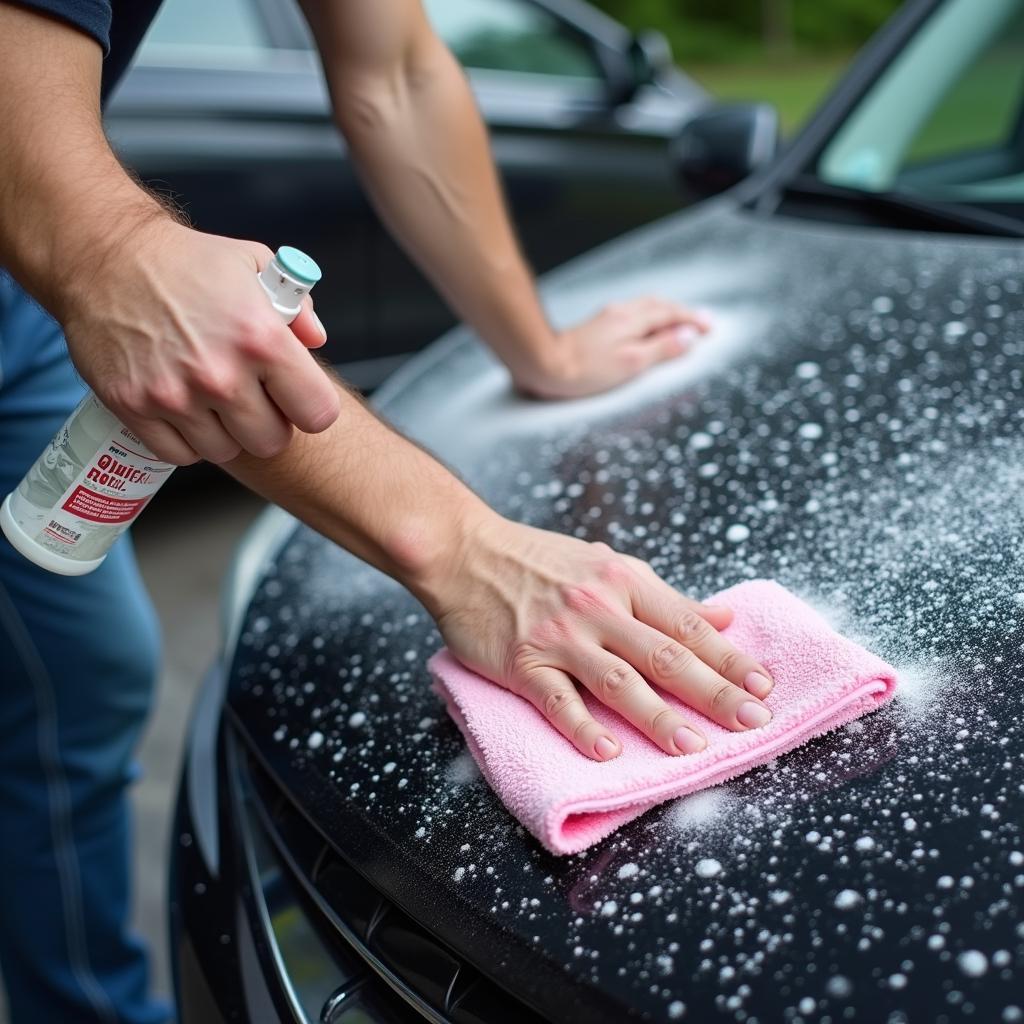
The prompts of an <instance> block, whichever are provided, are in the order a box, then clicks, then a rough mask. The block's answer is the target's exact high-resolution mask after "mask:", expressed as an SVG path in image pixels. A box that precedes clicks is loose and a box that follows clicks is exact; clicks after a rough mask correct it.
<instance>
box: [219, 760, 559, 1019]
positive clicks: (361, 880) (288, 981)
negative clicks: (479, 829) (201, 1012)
mask: <svg viewBox="0 0 1024 1024" xmlns="http://www.w3.org/2000/svg"><path fill="white" fill-rule="evenodd" d="M230 746H231V747H233V748H234V752H233V756H232V757H231V760H232V761H234V764H235V776H236V779H235V781H236V783H237V785H238V789H239V792H240V794H241V798H242V811H243V813H242V815H241V817H242V819H243V825H244V827H245V831H246V832H247V835H246V836H245V837H244V840H245V843H246V845H247V846H248V847H249V850H250V870H251V872H252V873H253V874H254V875H255V876H257V877H256V878H254V890H256V891H258V892H261V893H262V894H263V898H264V902H265V904H266V906H265V911H266V912H265V915H264V916H265V923H266V925H267V930H268V931H269V932H270V935H269V937H270V938H271V939H275V940H276V943H277V949H278V955H277V959H278V968H279V970H280V972H281V973H282V975H283V977H282V978H281V979H280V980H281V983H282V984H283V985H284V986H285V988H286V990H287V991H289V993H290V994H291V996H292V1000H291V1001H292V1004H293V1007H294V1009H295V1011H296V1015H297V1016H299V1017H300V1019H302V1018H303V1017H304V1018H305V1020H306V1021H308V1022H309V1024H313V1022H316V1021H319V1022H322V1024H377V1022H381V1024H404V1022H407V1021H420V1020H423V1019H426V1020H431V1021H436V1022H440V1024H448V1022H450V1024H541V1022H542V1021H543V1020H544V1018H542V1017H540V1016H538V1015H537V1014H536V1013H535V1012H534V1011H532V1010H531V1009H530V1008H528V1007H527V1006H526V1005H525V1004H523V1003H522V1002H521V1001H520V1000H519V999H517V998H515V997H514V996H512V995H511V994H509V993H508V992H507V991H505V990H504V989H502V988H500V987H499V986H498V985H496V984H495V983H494V982H492V981H490V980H489V979H488V978H486V977H484V976H483V975H482V974H481V973H480V972H479V971H478V970H477V969H476V968H475V967H473V966H472V965H470V964H469V963H467V962H466V961H465V959H464V958H462V957H460V956H459V955H458V954H457V953H456V952H455V951H453V950H452V949H451V948H449V947H448V946H447V945H446V944H445V943H443V942H442V941H440V940H439V939H438V938H436V937H435V936H434V935H432V934H431V933H430V931H429V930H427V929H426V928H424V927H422V926H421V925H420V924H418V923H417V922H416V921H414V920H413V919H412V918H411V917H410V916H409V915H408V914H406V913H405V912H404V911H403V910H401V909H400V908H399V907H398V906H396V905H395V904H394V903H393V902H392V901H391V900H389V899H388V898H387V897H385V896H384V895H383V894H382V893H381V892H379V891H378V890H377V889H376V888H375V887H374V886H373V885H372V883H370V882H369V881H368V880H367V879H366V878H365V877H364V876H363V875H362V874H360V873H359V872H358V871H356V870H355V869H354V868H353V867H352V866H351V865H349V864H348V863H347V862H346V861H345V860H344V859H343V858H342V857H341V856H339V854H338V853H337V851H336V850H335V849H334V847H333V846H331V845H330V844H328V843H327V842H326V840H325V839H324V837H323V836H322V835H321V834H320V833H319V832H318V831H317V830H316V829H315V828H314V827H313V826H312V825H311V824H310V823H309V821H308V820H307V818H306V817H305V816H304V815H303V814H302V813H301V812H300V811H299V810H298V808H297V807H296V806H295V804H294V803H293V802H292V801H291V799H290V798H289V797H288V796H287V795H286V793H285V792H284V791H283V790H282V789H281V788H280V787H279V786H278V785H277V783H276V782H275V780H274V779H273V778H272V777H271V775H270V774H269V773H268V772H267V771H266V770H265V769H264V768H263V766H262V765H261V764H260V763H259V761H257V760H256V758H255V757H253V756H252V755H251V754H249V753H247V752H246V751H244V750H243V748H242V747H241V745H240V744H238V743H237V742H233V743H231V744H230ZM317 944H319V946H320V949H318V950H314V948H313V947H314V946H316V945H317ZM325 954H326V956H325ZM318 957H319V959H318ZM382 983H383V984H382ZM397 997H400V998H397ZM321 1000H322V1005H320V1006H319V1009H318V1010H316V1009H314V1007H315V1006H317V1004H320V1003H321Z"/></svg>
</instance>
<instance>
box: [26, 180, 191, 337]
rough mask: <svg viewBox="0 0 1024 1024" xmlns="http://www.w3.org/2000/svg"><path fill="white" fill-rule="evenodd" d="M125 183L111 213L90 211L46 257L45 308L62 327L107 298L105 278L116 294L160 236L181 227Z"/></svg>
mask: <svg viewBox="0 0 1024 1024" xmlns="http://www.w3.org/2000/svg"><path fill="white" fill-rule="evenodd" d="M126 184H127V185H128V188H129V190H128V191H126V193H125V194H124V195H123V197H121V202H120V203H119V204H118V205H117V207H116V208H115V209H114V210H109V209H94V210H92V211H90V213H89V215H87V216H85V217H82V218H81V219H80V222H79V225H78V229H77V230H76V231H75V232H74V233H71V234H69V235H67V236H66V237H64V238H62V239H61V241H60V243H59V244H58V245H55V246H54V248H53V249H52V251H51V253H50V259H49V267H48V268H47V271H46V282H45V285H44V288H45V290H46V292H48V293H49V296H50V299H49V302H45V301H44V304H46V305H47V307H48V308H49V309H50V310H51V312H52V313H53V314H54V315H55V316H56V317H57V319H58V320H60V321H61V323H63V324H65V325H67V323H68V322H70V321H72V320H74V319H75V318H76V316H77V315H79V314H80V313H82V312H84V311H85V310H87V309H88V308H89V306H90V305H91V304H92V303H93V302H95V301H96V298H97V296H98V295H105V294H106V292H107V290H108V288H107V285H106V284H105V282H107V281H108V280H109V282H110V284H111V286H112V287H113V289H114V290H115V291H121V290H123V288H124V283H125V278H126V276H130V275H132V274H135V273H139V272H144V271H145V269H146V267H147V264H148V262H149V258H148V256H147V255H146V250H147V248H148V247H150V246H155V247H157V248H158V249H160V248H162V247H163V246H164V244H165V243H166V242H167V241H168V239H167V237H166V235H165V234H164V233H165V232H166V231H167V230H168V229H171V230H176V229H179V228H181V227H182V226H181V225H180V224H179V223H178V222H177V221H176V220H175V219H174V217H173V216H172V215H171V213H170V211H168V210H167V208H166V207H164V206H162V205H161V204H160V203H159V202H157V201H156V200H155V199H153V198H152V197H151V196H149V195H148V194H147V193H146V192H144V191H143V190H142V189H139V188H138V187H137V186H135V185H134V183H126ZM101 301H105V300H102V299H101Z"/></svg>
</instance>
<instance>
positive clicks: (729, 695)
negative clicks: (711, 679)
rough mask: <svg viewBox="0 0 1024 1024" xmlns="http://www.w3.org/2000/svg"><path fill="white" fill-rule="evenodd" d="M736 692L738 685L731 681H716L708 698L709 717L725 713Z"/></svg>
mask: <svg viewBox="0 0 1024 1024" xmlns="http://www.w3.org/2000/svg"><path fill="white" fill-rule="evenodd" d="M735 692H736V687H734V686H733V685H732V684H731V683H716V684H715V688H714V689H713V690H712V691H711V695H710V697H709V699H708V713H709V717H711V718H714V717H715V716H716V715H722V714H724V713H725V711H726V709H727V708H728V707H729V705H730V704H731V703H732V700H733V695H734V694H735Z"/></svg>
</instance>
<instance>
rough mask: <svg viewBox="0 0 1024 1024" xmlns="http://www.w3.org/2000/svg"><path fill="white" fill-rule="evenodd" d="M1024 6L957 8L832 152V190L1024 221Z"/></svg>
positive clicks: (930, 27)
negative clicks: (952, 206)
mask: <svg viewBox="0 0 1024 1024" xmlns="http://www.w3.org/2000/svg"><path fill="white" fill-rule="evenodd" d="M1022 114H1024V0H947V2H946V3H944V4H942V5H940V6H939V7H938V8H937V9H936V11H935V13H934V14H933V15H932V16H931V17H930V18H929V19H928V20H927V21H926V22H925V23H924V25H923V27H922V28H921V29H920V30H919V31H918V32H917V33H916V34H915V35H914V37H913V38H912V39H911V40H910V42H909V43H908V44H907V46H906V47H905V48H904V49H903V50H902V52H901V53H900V54H899V55H898V56H897V57H896V58H895V59H894V60H893V61H892V62H891V63H890V64H889V66H888V67H887V68H886V70H885V71H884V72H883V74H882V75H881V76H880V77H879V78H878V79H877V80H876V82H875V83H874V84H873V85H872V87H871V88H870V89H869V90H868V91H867V93H866V94H865V95H864V96H863V97H862V98H861V100H860V101H859V103H857V105H856V106H855V107H854V108H853V110H852V111H851V112H850V113H849V114H848V116H847V117H846V119H845V121H844V122H843V124H842V126H841V128H840V129H839V131H838V132H837V133H836V134H835V135H834V136H833V137H832V139H831V140H830V141H829V143H828V144H827V145H826V147H825V149H824V150H823V151H822V153H821V155H820V157H819V159H818V162H817V167H816V173H817V177H818V179H819V180H820V181H821V182H823V183H824V184H825V185H827V186H835V187H838V188H845V189H855V190H857V191H859V192H870V193H877V194H881V195H885V196H888V197H895V198H905V199H907V200H908V201H911V202H913V201H917V202H934V203H942V204H956V205H958V206H966V207H973V208H977V209H984V210H988V211H991V212H993V213H996V214H999V215H1002V216H1005V217H1012V218H1014V219H1015V220H1024V121H1022Z"/></svg>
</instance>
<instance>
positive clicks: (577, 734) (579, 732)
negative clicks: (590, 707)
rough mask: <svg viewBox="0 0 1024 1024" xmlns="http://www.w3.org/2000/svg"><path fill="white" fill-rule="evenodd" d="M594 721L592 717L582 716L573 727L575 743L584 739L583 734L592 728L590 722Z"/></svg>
mask: <svg viewBox="0 0 1024 1024" xmlns="http://www.w3.org/2000/svg"><path fill="white" fill-rule="evenodd" d="M592 721H593V719H591V718H581V719H580V720H579V721H578V722H577V723H576V724H575V725H574V726H573V727H572V731H571V733H570V736H571V738H572V741H573V743H577V744H580V743H582V740H583V734H584V733H585V732H586V731H587V730H588V729H589V728H590V724H591V722H592Z"/></svg>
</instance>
